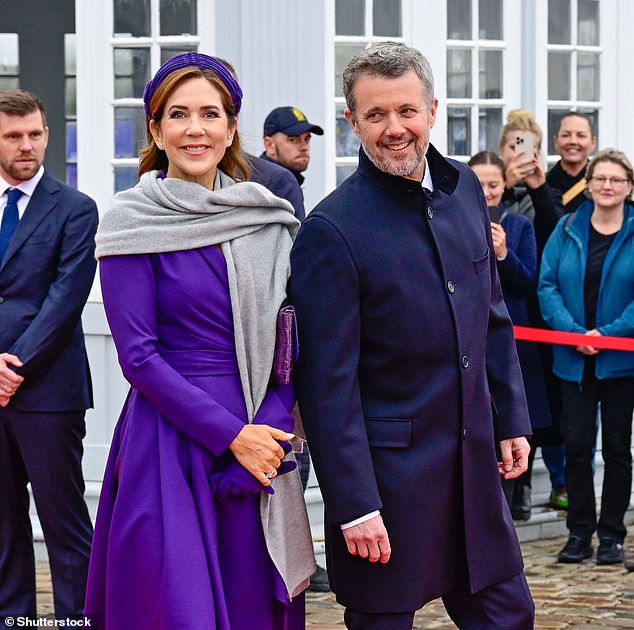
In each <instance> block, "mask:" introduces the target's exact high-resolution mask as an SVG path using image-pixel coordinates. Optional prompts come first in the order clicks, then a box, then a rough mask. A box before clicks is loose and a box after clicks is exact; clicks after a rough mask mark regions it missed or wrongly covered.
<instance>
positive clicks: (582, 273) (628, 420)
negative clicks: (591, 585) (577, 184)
mask: <svg viewBox="0 0 634 630" xmlns="http://www.w3.org/2000/svg"><path fill="white" fill-rule="evenodd" d="M586 178H587V180H588V189H587V194H588V196H589V197H590V199H589V200H587V201H586V202H584V203H583V204H582V205H581V206H580V207H579V208H578V209H577V210H576V212H574V213H573V214H571V215H566V216H564V217H563V218H562V219H561V220H560V221H559V223H558V224H557V227H556V228H555V231H554V232H553V234H552V236H551V237H550V239H549V240H548V242H547V244H546V247H545V249H544V254H543V258H542V264H541V271H540V276H539V303H540V307H541V311H542V315H543V317H544V320H545V321H546V323H547V324H548V325H549V326H550V327H551V328H553V329H555V330H562V331H567V332H576V333H582V334H584V335H585V336H586V337H587V338H588V341H587V343H584V344H582V345H579V346H577V347H574V346H559V345H557V346H554V348H553V354H554V365H553V371H554V373H555V375H556V376H557V377H558V378H559V379H560V381H561V393H562V404H563V422H562V425H563V426H562V429H563V438H564V444H565V449H566V485H567V489H568V499H569V508H568V519H567V526H568V530H569V532H570V536H569V539H568V542H567V543H566V545H565V547H564V548H563V549H562V550H561V552H560V553H559V557H558V560H559V562H581V561H582V560H583V559H585V558H590V557H592V555H593V547H592V536H593V534H594V532H595V531H596V532H597V534H598V538H599V548H598V551H597V557H596V561H597V564H617V563H620V562H622V561H623V540H624V538H625V534H626V528H625V525H624V523H623V518H624V515H625V511H626V510H627V507H628V505H629V502H630V492H631V485H632V457H631V452H630V442H631V435H632V412H633V410H634V353H631V352H624V351H618V350H599V349H598V348H595V347H594V346H593V345H592V338H593V337H599V336H601V335H609V336H617V337H631V336H633V335H634V206H633V205H632V186H633V182H634V171H633V170H632V165H631V163H630V161H629V160H628V159H627V157H626V156H625V155H624V154H623V153H622V152H620V151H616V150H614V149H606V150H604V151H601V152H600V153H598V154H597V155H596V156H595V157H594V158H593V159H592V160H591V162H590V163H589V165H588V170H587V174H586ZM599 404H600V405H601V437H602V444H603V452H602V454H603V461H604V463H605V474H604V479H603V490H602V496H601V511H600V515H599V519H598V522H597V518H596V506H595V495H594V484H593V471H592V458H593V448H594V446H595V442H596V433H597V429H596V420H595V419H596V414H597V407H598V405H599Z"/></svg>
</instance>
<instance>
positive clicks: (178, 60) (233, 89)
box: [143, 52, 242, 118]
mask: <svg viewBox="0 0 634 630" xmlns="http://www.w3.org/2000/svg"><path fill="white" fill-rule="evenodd" d="M190 66H193V67H194V68H200V69H201V70H211V71H212V72H214V73H215V74H217V75H218V78H219V79H220V80H221V81H222V82H223V83H224V84H225V87H226V88H227V90H229V94H231V100H232V101H233V106H234V107H235V109H236V114H237V113H238V112H239V111H240V108H241V107H242V88H241V87H240V85H239V84H238V82H237V81H236V80H235V78H234V76H233V75H232V74H231V72H229V70H227V67H226V66H225V65H224V64H222V63H221V62H220V61H218V60H217V59H216V58H215V57H210V56H209V55H204V54H202V53H198V52H186V53H181V54H180V55H174V57H170V58H169V59H168V60H167V61H166V62H165V63H164V64H163V65H162V66H161V67H160V68H159V69H158V70H157V71H156V74H155V75H154V77H153V78H152V79H151V80H150V81H149V82H148V84H147V85H146V86H145V90H143V102H144V103H145V113H146V115H147V117H148V118H152V114H151V113H150V101H151V100H152V96H154V92H156V88H158V86H159V85H161V83H163V81H164V80H165V78H166V77H167V75H168V74H171V73H172V72H174V70H179V69H180V68H188V67H190Z"/></svg>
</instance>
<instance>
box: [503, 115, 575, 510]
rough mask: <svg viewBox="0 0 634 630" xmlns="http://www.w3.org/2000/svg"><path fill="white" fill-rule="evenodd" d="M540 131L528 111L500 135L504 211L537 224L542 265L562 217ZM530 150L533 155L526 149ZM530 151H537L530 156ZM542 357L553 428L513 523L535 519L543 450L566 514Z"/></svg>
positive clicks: (547, 365) (550, 382)
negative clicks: (535, 484)
mask: <svg viewBox="0 0 634 630" xmlns="http://www.w3.org/2000/svg"><path fill="white" fill-rule="evenodd" d="M542 135H543V134H542V130H541V127H540V126H539V125H538V124H537V122H536V121H535V118H534V116H533V114H532V113H531V112H530V111H529V110H527V109H514V110H511V111H510V112H509V113H508V117H507V122H506V125H504V128H503V129H502V133H501V134H500V157H501V158H502V160H503V162H504V167H505V179H506V191H505V193H504V198H503V201H504V206H505V208H506V210H507V211H508V212H509V213H511V214H523V215H525V216H527V217H528V218H530V219H531V220H532V221H533V227H534V229H535V240H536V245H537V262H538V267H539V261H540V260H541V254H542V251H543V249H544V245H545V244H546V241H547V240H548V237H549V236H550V235H551V233H552V231H553V230H554V229H555V225H557V221H558V220H559V217H560V216H561V215H562V214H563V208H562V207H561V204H559V203H557V204H556V203H555V200H554V199H555V198H554V196H553V195H552V191H551V190H550V187H549V186H548V184H547V183H546V176H545V174H544V169H543V168H542V164H541V160H540V157H539V155H540V152H541V146H542ZM527 145H529V151H528V152H526V147H527ZM530 146H532V147H533V150H532V152H531V151H530ZM527 308H528V316H529V321H530V323H531V324H532V325H533V326H536V327H538V328H543V327H544V326H545V325H544V322H543V320H542V318H541V314H540V312H539V305H538V303H537V290H536V286H534V287H533V289H532V291H531V294H530V295H529V296H528V297H527ZM538 352H539V355H540V359H541V362H542V371H543V374H544V378H545V380H546V390H547V392H548V406H549V410H550V418H551V421H552V426H550V427H548V428H546V429H538V430H537V431H535V432H534V433H533V439H532V445H533V448H532V449H531V455H530V464H529V469H528V471H527V473H526V474H524V475H522V476H521V477H520V478H519V480H518V481H517V483H516V485H515V499H514V501H513V518H516V519H518V520H528V519H529V518H530V515H531V471H532V462H533V458H534V457H535V451H536V447H537V446H540V447H541V449H542V455H543V458H544V464H545V465H546V467H547V468H548V472H549V473H550V483H551V487H552V489H551V493H550V505H551V507H553V508H555V509H566V508H567V507H568V497H567V495H566V486H565V477H564V467H565V461H564V448H563V443H562V438H561V434H560V431H559V417H560V415H561V397H560V393H559V383H558V382H557V379H556V378H555V377H554V376H553V375H552V350H551V348H550V346H548V345H546V344H539V347H538Z"/></svg>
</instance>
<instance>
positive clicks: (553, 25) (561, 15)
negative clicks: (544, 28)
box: [548, 0, 572, 44]
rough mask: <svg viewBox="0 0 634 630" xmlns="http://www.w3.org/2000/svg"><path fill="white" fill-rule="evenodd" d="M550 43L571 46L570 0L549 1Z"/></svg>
mask: <svg viewBox="0 0 634 630" xmlns="http://www.w3.org/2000/svg"><path fill="white" fill-rule="evenodd" d="M548 43H549V44H570V43H572V42H571V41H570V0H548Z"/></svg>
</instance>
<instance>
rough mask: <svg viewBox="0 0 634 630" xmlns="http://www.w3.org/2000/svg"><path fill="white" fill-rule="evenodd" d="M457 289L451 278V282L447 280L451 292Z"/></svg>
mask: <svg viewBox="0 0 634 630" xmlns="http://www.w3.org/2000/svg"><path fill="white" fill-rule="evenodd" d="M455 290H456V285H455V284H454V283H453V282H452V281H451V280H449V282H447V291H449V293H453V292H454V291H455Z"/></svg>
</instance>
